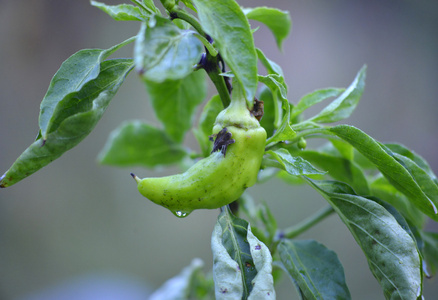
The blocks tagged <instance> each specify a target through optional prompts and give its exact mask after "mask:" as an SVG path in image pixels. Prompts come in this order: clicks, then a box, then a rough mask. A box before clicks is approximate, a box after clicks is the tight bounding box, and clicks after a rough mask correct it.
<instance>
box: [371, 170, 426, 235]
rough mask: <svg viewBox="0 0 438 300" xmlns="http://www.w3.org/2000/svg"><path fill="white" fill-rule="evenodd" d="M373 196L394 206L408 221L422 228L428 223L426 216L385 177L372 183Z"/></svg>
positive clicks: (378, 178)
mask: <svg viewBox="0 0 438 300" xmlns="http://www.w3.org/2000/svg"><path fill="white" fill-rule="evenodd" d="M370 189H371V195H373V196H376V197H377V198H379V199H382V200H384V201H386V202H388V203H389V204H391V205H392V206H394V207H395V208H396V209H397V210H398V211H399V212H400V213H401V214H402V215H403V216H404V217H405V218H406V219H408V220H409V221H410V222H411V223H412V224H414V225H415V226H417V227H419V228H422V227H423V226H424V223H425V222H426V218H425V216H424V214H423V213H422V212H421V211H420V210H419V209H418V208H417V207H416V206H415V205H414V204H412V203H411V202H410V201H409V200H408V198H407V197H406V196H405V195H404V194H403V193H402V192H400V191H399V190H397V189H396V188H395V187H394V186H393V185H392V184H391V183H390V182H389V181H388V180H387V179H386V178H385V177H383V175H380V176H378V177H376V178H374V179H373V181H371V182H370Z"/></svg>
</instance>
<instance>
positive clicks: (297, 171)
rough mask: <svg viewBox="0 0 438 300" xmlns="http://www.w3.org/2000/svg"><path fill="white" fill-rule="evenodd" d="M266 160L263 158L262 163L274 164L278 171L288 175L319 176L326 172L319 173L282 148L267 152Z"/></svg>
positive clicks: (306, 162) (304, 161)
mask: <svg viewBox="0 0 438 300" xmlns="http://www.w3.org/2000/svg"><path fill="white" fill-rule="evenodd" d="M266 154H267V155H268V157H267V158H264V163H265V164H268V163H269V161H270V162H271V164H272V162H274V165H277V166H278V167H279V168H280V169H282V170H285V171H286V172H288V173H289V174H290V175H294V176H300V175H321V174H325V173H326V172H324V171H320V170H318V169H316V168H315V167H314V166H312V165H311V164H310V163H309V162H308V161H306V160H304V159H303V158H301V157H299V156H297V157H293V156H292V155H291V154H290V153H289V151H287V150H286V149H284V148H280V149H278V150H270V151H267V152H266Z"/></svg>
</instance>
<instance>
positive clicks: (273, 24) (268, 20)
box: [243, 6, 292, 49]
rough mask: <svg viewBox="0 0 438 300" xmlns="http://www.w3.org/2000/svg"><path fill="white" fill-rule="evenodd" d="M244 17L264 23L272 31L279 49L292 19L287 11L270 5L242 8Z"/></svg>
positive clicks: (288, 30)
mask: <svg viewBox="0 0 438 300" xmlns="http://www.w3.org/2000/svg"><path fill="white" fill-rule="evenodd" d="M243 12H244V13H245V15H246V17H247V18H248V19H250V20H255V21H258V22H261V23H263V24H265V25H266V26H267V27H268V28H269V29H270V30H271V32H272V34H273V35H274V37H275V41H276V42H277V46H278V48H279V49H281V48H282V44H283V41H284V39H285V38H286V37H287V36H288V35H289V32H290V30H291V27H292V20H291V18H290V15H289V12H288V11H285V10H280V9H276V8H271V7H266V6H263V7H255V8H245V9H243Z"/></svg>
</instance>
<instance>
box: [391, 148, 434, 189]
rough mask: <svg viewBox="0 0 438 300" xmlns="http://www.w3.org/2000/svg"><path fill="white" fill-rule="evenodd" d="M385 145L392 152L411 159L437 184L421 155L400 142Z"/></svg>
mask: <svg viewBox="0 0 438 300" xmlns="http://www.w3.org/2000/svg"><path fill="white" fill-rule="evenodd" d="M385 146H386V147H388V148H389V149H390V150H391V151H392V152H395V153H398V154H400V155H403V156H405V157H407V158H409V159H410V160H412V161H413V162H414V163H415V164H417V165H418V166H419V167H420V168H421V169H423V170H424V171H425V172H426V173H427V174H428V175H429V176H430V178H431V180H432V181H433V182H434V183H435V184H436V185H438V179H437V177H436V175H435V173H434V172H433V171H432V169H431V167H430V166H429V164H428V163H427V161H426V160H425V159H424V158H423V157H421V156H420V155H418V154H417V153H415V152H414V151H412V150H410V149H408V148H406V147H405V146H403V145H400V144H385Z"/></svg>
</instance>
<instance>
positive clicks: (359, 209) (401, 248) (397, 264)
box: [307, 178, 422, 299]
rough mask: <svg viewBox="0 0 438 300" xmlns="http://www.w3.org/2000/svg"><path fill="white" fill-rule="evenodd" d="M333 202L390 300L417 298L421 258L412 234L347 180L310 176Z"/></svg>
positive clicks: (317, 188) (313, 183) (310, 182)
mask: <svg viewBox="0 0 438 300" xmlns="http://www.w3.org/2000/svg"><path fill="white" fill-rule="evenodd" d="M307 181H308V183H309V184H310V185H311V186H312V187H313V188H315V189H316V190H317V191H318V192H319V193H321V195H322V196H323V197H324V198H326V200H327V201H328V202H329V203H330V205H332V207H333V208H334V209H335V211H336V212H337V213H338V215H339V217H340V218H341V220H342V221H343V222H344V223H345V225H346V226H347V227H348V229H349V230H350V232H351V233H352V235H353V237H354V238H355V240H356V242H357V243H358V244H359V246H360V247H361V248H362V251H363V252H364V254H365V256H366V258H367V260H368V264H369V267H370V270H371V272H372V273H373V275H374V277H376V279H377V281H378V282H379V284H380V285H381V286H382V288H383V293H384V295H385V297H386V298H387V299H417V297H419V296H420V295H418V292H419V291H420V292H421V286H422V272H421V259H420V256H419V253H418V251H417V245H416V243H415V241H414V240H413V239H412V237H411V236H410V235H409V234H408V233H407V232H406V231H405V230H404V229H403V228H402V227H401V226H400V225H399V223H398V222H397V220H396V219H395V218H394V217H393V216H392V215H391V214H390V213H389V212H388V211H387V210H386V209H385V208H384V207H382V206H381V205H379V204H377V203H376V202H374V201H372V200H369V199H366V198H364V197H361V196H357V195H355V193H354V191H353V190H352V189H351V187H349V186H348V185H346V184H345V183H342V182H339V181H314V180H311V179H308V178H307Z"/></svg>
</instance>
